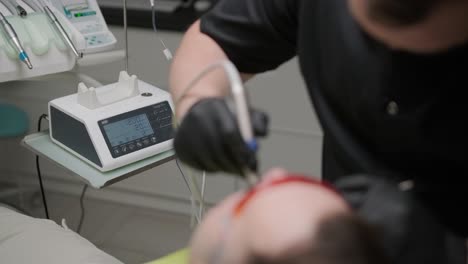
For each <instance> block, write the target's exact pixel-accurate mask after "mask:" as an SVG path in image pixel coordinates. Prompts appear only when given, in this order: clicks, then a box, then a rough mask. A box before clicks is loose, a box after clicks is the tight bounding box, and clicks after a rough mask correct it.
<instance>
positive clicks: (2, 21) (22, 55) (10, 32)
mask: <svg viewBox="0 0 468 264" xmlns="http://www.w3.org/2000/svg"><path fill="white" fill-rule="evenodd" d="M0 25H1V26H2V29H3V31H4V32H5V35H6V37H7V38H8V40H9V41H10V43H11V44H12V46H13V47H14V48H15V50H16V52H18V57H19V59H20V60H21V61H22V62H23V63H25V64H26V65H27V66H28V68H29V69H32V68H33V66H32V64H31V61H30V60H29V56H28V54H27V53H26V51H24V49H23V46H22V45H21V42H20V41H19V39H18V35H17V34H16V31H15V30H14V29H13V27H12V26H11V24H10V22H8V20H7V19H6V18H5V16H4V15H3V14H2V13H1V12H0Z"/></svg>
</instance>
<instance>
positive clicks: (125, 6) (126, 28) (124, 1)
mask: <svg viewBox="0 0 468 264" xmlns="http://www.w3.org/2000/svg"><path fill="white" fill-rule="evenodd" d="M123 20H124V21H123V22H124V38H125V71H126V72H128V22H127V0H123Z"/></svg>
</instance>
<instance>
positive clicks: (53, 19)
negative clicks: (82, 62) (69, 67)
mask: <svg viewBox="0 0 468 264" xmlns="http://www.w3.org/2000/svg"><path fill="white" fill-rule="evenodd" d="M40 3H41V5H42V8H43V10H44V13H46V15H47V17H49V19H50V21H51V22H52V24H53V25H54V27H55V29H56V30H57V31H58V32H59V34H60V36H61V38H62V40H63V41H64V42H65V43H66V44H67V45H68V47H69V48H70V49H71V50H72V52H73V54H75V57H76V58H82V57H83V53H80V52H78V50H77V49H76V47H75V44H73V41H72V40H71V39H70V37H69V36H68V34H67V32H66V31H65V29H64V28H63V26H62V24H61V23H60V22H59V20H58V19H57V17H56V16H55V14H54V12H52V10H50V8H49V6H48V5H47V4H46V3H44V1H43V0H40Z"/></svg>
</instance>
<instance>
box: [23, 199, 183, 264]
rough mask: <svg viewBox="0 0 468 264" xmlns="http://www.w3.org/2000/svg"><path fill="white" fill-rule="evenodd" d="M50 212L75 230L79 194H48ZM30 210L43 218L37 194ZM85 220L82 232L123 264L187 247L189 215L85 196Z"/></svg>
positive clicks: (29, 200)
mask: <svg viewBox="0 0 468 264" xmlns="http://www.w3.org/2000/svg"><path fill="white" fill-rule="evenodd" d="M47 202H48V205H49V213H50V216H51V218H52V219H53V220H55V221H56V222H57V223H61V221H62V218H65V219H66V223H67V225H68V227H69V228H71V229H74V230H76V227H77V225H78V221H79V217H80V206H79V197H77V196H70V195H64V194H58V193H50V192H49V193H47ZM27 203H28V204H29V205H32V206H31V208H29V211H30V212H32V214H33V215H34V216H37V217H42V216H43V215H44V211H43V208H42V206H41V205H42V203H41V200H40V196H39V195H38V194H37V193H36V194H35V195H34V196H33V197H30V198H28V200H27ZM84 204H85V211H86V214H85V219H84V222H83V226H82V230H81V234H82V236H83V237H85V238H87V239H88V240H90V241H91V242H93V243H94V244H95V245H96V246H97V247H99V248H100V249H102V250H104V251H105V252H107V253H109V254H110V255H112V256H114V257H116V258H118V259H119V260H121V261H122V262H124V263H125V264H142V263H145V262H148V261H151V260H154V259H157V258H159V257H162V256H164V255H166V254H168V253H171V252H173V251H176V250H178V249H181V248H183V247H185V246H186V244H187V242H188V240H189V238H190V235H191V229H190V217H189V216H186V215H178V214H173V213H167V212H162V211H156V210H148V209H146V208H138V207H132V206H125V205H121V204H116V203H111V202H105V201H100V200H93V199H89V198H85V202H84Z"/></svg>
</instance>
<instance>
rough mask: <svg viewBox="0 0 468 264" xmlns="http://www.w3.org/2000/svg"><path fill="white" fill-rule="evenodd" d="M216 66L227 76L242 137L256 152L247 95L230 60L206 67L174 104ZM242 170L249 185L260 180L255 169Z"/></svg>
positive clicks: (256, 147) (256, 146)
mask: <svg viewBox="0 0 468 264" xmlns="http://www.w3.org/2000/svg"><path fill="white" fill-rule="evenodd" d="M217 68H222V69H223V70H224V72H225V73H226V75H227V77H228V80H229V83H230V88H231V94H232V96H233V99H234V104H235V110H236V118H237V124H238V126H239V129H240V133H241V136H242V139H243V140H244V142H245V143H246V144H247V146H248V148H249V149H250V150H251V151H253V152H256V151H257V149H258V145H257V141H256V140H255V137H254V134H253V129H252V123H251V120H250V113H249V109H248V104H247V97H246V95H245V91H244V86H243V84H242V80H241V78H240V75H239V72H238V71H237V69H236V67H235V66H234V64H232V62H230V61H228V60H223V61H219V62H216V63H213V64H211V65H209V66H208V67H206V68H205V69H204V70H203V71H202V72H200V73H199V74H198V75H197V76H196V77H195V78H194V79H193V80H192V81H191V82H190V83H189V84H188V85H187V87H186V88H185V89H184V90H183V91H182V93H181V95H180V96H179V98H177V100H176V101H175V102H176V104H175V105H178V104H179V102H180V101H181V100H182V99H183V98H184V97H185V96H186V94H187V93H188V91H189V90H191V89H192V88H193V87H194V86H195V84H197V83H198V82H199V81H200V80H201V79H202V78H203V77H205V75H207V74H208V73H210V72H212V71H214V70H215V69H217ZM243 172H244V175H245V177H246V180H247V182H248V184H249V185H250V186H254V185H255V184H257V183H258V182H259V181H260V176H259V175H258V173H257V172H256V171H253V170H251V169H249V168H243Z"/></svg>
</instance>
